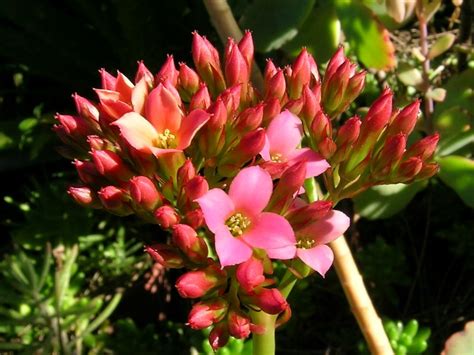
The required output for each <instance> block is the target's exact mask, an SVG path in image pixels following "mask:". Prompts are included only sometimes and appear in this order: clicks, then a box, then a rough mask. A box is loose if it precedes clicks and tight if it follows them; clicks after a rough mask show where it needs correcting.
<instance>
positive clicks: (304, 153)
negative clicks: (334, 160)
mask: <svg viewBox="0 0 474 355" xmlns="http://www.w3.org/2000/svg"><path fill="white" fill-rule="evenodd" d="M289 159H290V160H291V161H292V162H294V163H297V162H299V161H302V160H305V161H306V162H307V163H306V178H310V177H313V176H318V175H321V174H322V173H324V172H325V171H326V170H327V169H328V168H329V167H330V165H329V163H328V162H327V161H326V160H325V159H324V158H323V157H322V156H321V155H319V154H318V153H316V152H314V151H312V150H311V149H310V148H302V149H296V150H295V151H294V152H293V153H292V154H291V155H290V156H289Z"/></svg>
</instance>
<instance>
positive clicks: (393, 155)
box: [373, 133, 407, 176]
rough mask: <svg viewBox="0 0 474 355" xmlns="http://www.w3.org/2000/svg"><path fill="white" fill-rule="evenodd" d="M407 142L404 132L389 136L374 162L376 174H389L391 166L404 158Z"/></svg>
mask: <svg viewBox="0 0 474 355" xmlns="http://www.w3.org/2000/svg"><path fill="white" fill-rule="evenodd" d="M406 144H407V139H406V136H405V135H404V134H403V133H399V134H396V135H394V136H391V137H388V138H387V141H386V142H385V144H384V146H383V148H382V150H381V151H380V154H379V155H378V157H377V158H376V161H375V162H374V168H373V170H374V174H375V175H378V176H383V175H387V174H389V173H390V170H391V168H392V167H394V166H395V164H397V163H398V162H399V161H400V159H401V158H402V155H403V153H404V152H405V147H406Z"/></svg>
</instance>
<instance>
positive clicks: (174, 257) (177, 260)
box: [145, 244, 184, 269]
mask: <svg viewBox="0 0 474 355" xmlns="http://www.w3.org/2000/svg"><path fill="white" fill-rule="evenodd" d="M145 251H146V252H147V253H148V254H149V255H150V256H151V257H152V258H153V260H154V261H155V262H157V263H158V264H160V265H163V266H164V267H166V268H169V269H180V268H182V267H183V266H184V260H183V258H182V257H181V255H180V253H179V252H178V250H177V249H176V248H174V247H172V246H170V245H166V244H154V245H151V246H149V245H145Z"/></svg>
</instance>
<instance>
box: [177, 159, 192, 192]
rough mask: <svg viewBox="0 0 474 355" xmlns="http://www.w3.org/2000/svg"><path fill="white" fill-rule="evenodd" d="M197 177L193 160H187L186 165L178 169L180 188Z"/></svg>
mask: <svg viewBox="0 0 474 355" xmlns="http://www.w3.org/2000/svg"><path fill="white" fill-rule="evenodd" d="M195 176H196V169H195V168H194V165H193V162H192V161H191V159H186V161H185V162H184V164H183V165H182V166H181V167H180V168H179V169H178V183H179V185H180V186H182V185H184V184H186V183H187V182H188V181H189V180H191V179H192V178H193V177H195Z"/></svg>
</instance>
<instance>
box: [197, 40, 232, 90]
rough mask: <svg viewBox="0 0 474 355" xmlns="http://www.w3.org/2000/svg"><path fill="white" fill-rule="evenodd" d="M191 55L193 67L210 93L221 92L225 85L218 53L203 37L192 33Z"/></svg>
mask: <svg viewBox="0 0 474 355" xmlns="http://www.w3.org/2000/svg"><path fill="white" fill-rule="evenodd" d="M192 54H193V60H194V65H195V66H196V69H197V71H198V73H199V75H200V76H201V77H202V78H203V79H204V81H205V82H206V84H207V85H208V86H209V89H210V91H211V92H213V93H215V92H219V91H221V90H223V89H224V87H225V83H224V78H223V75H222V71H221V68H220V61H219V53H218V52H217V49H216V48H214V46H213V45H212V44H211V43H210V42H209V41H208V40H207V39H206V38H205V37H202V36H200V35H199V34H198V33H197V32H194V33H193V49H192Z"/></svg>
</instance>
